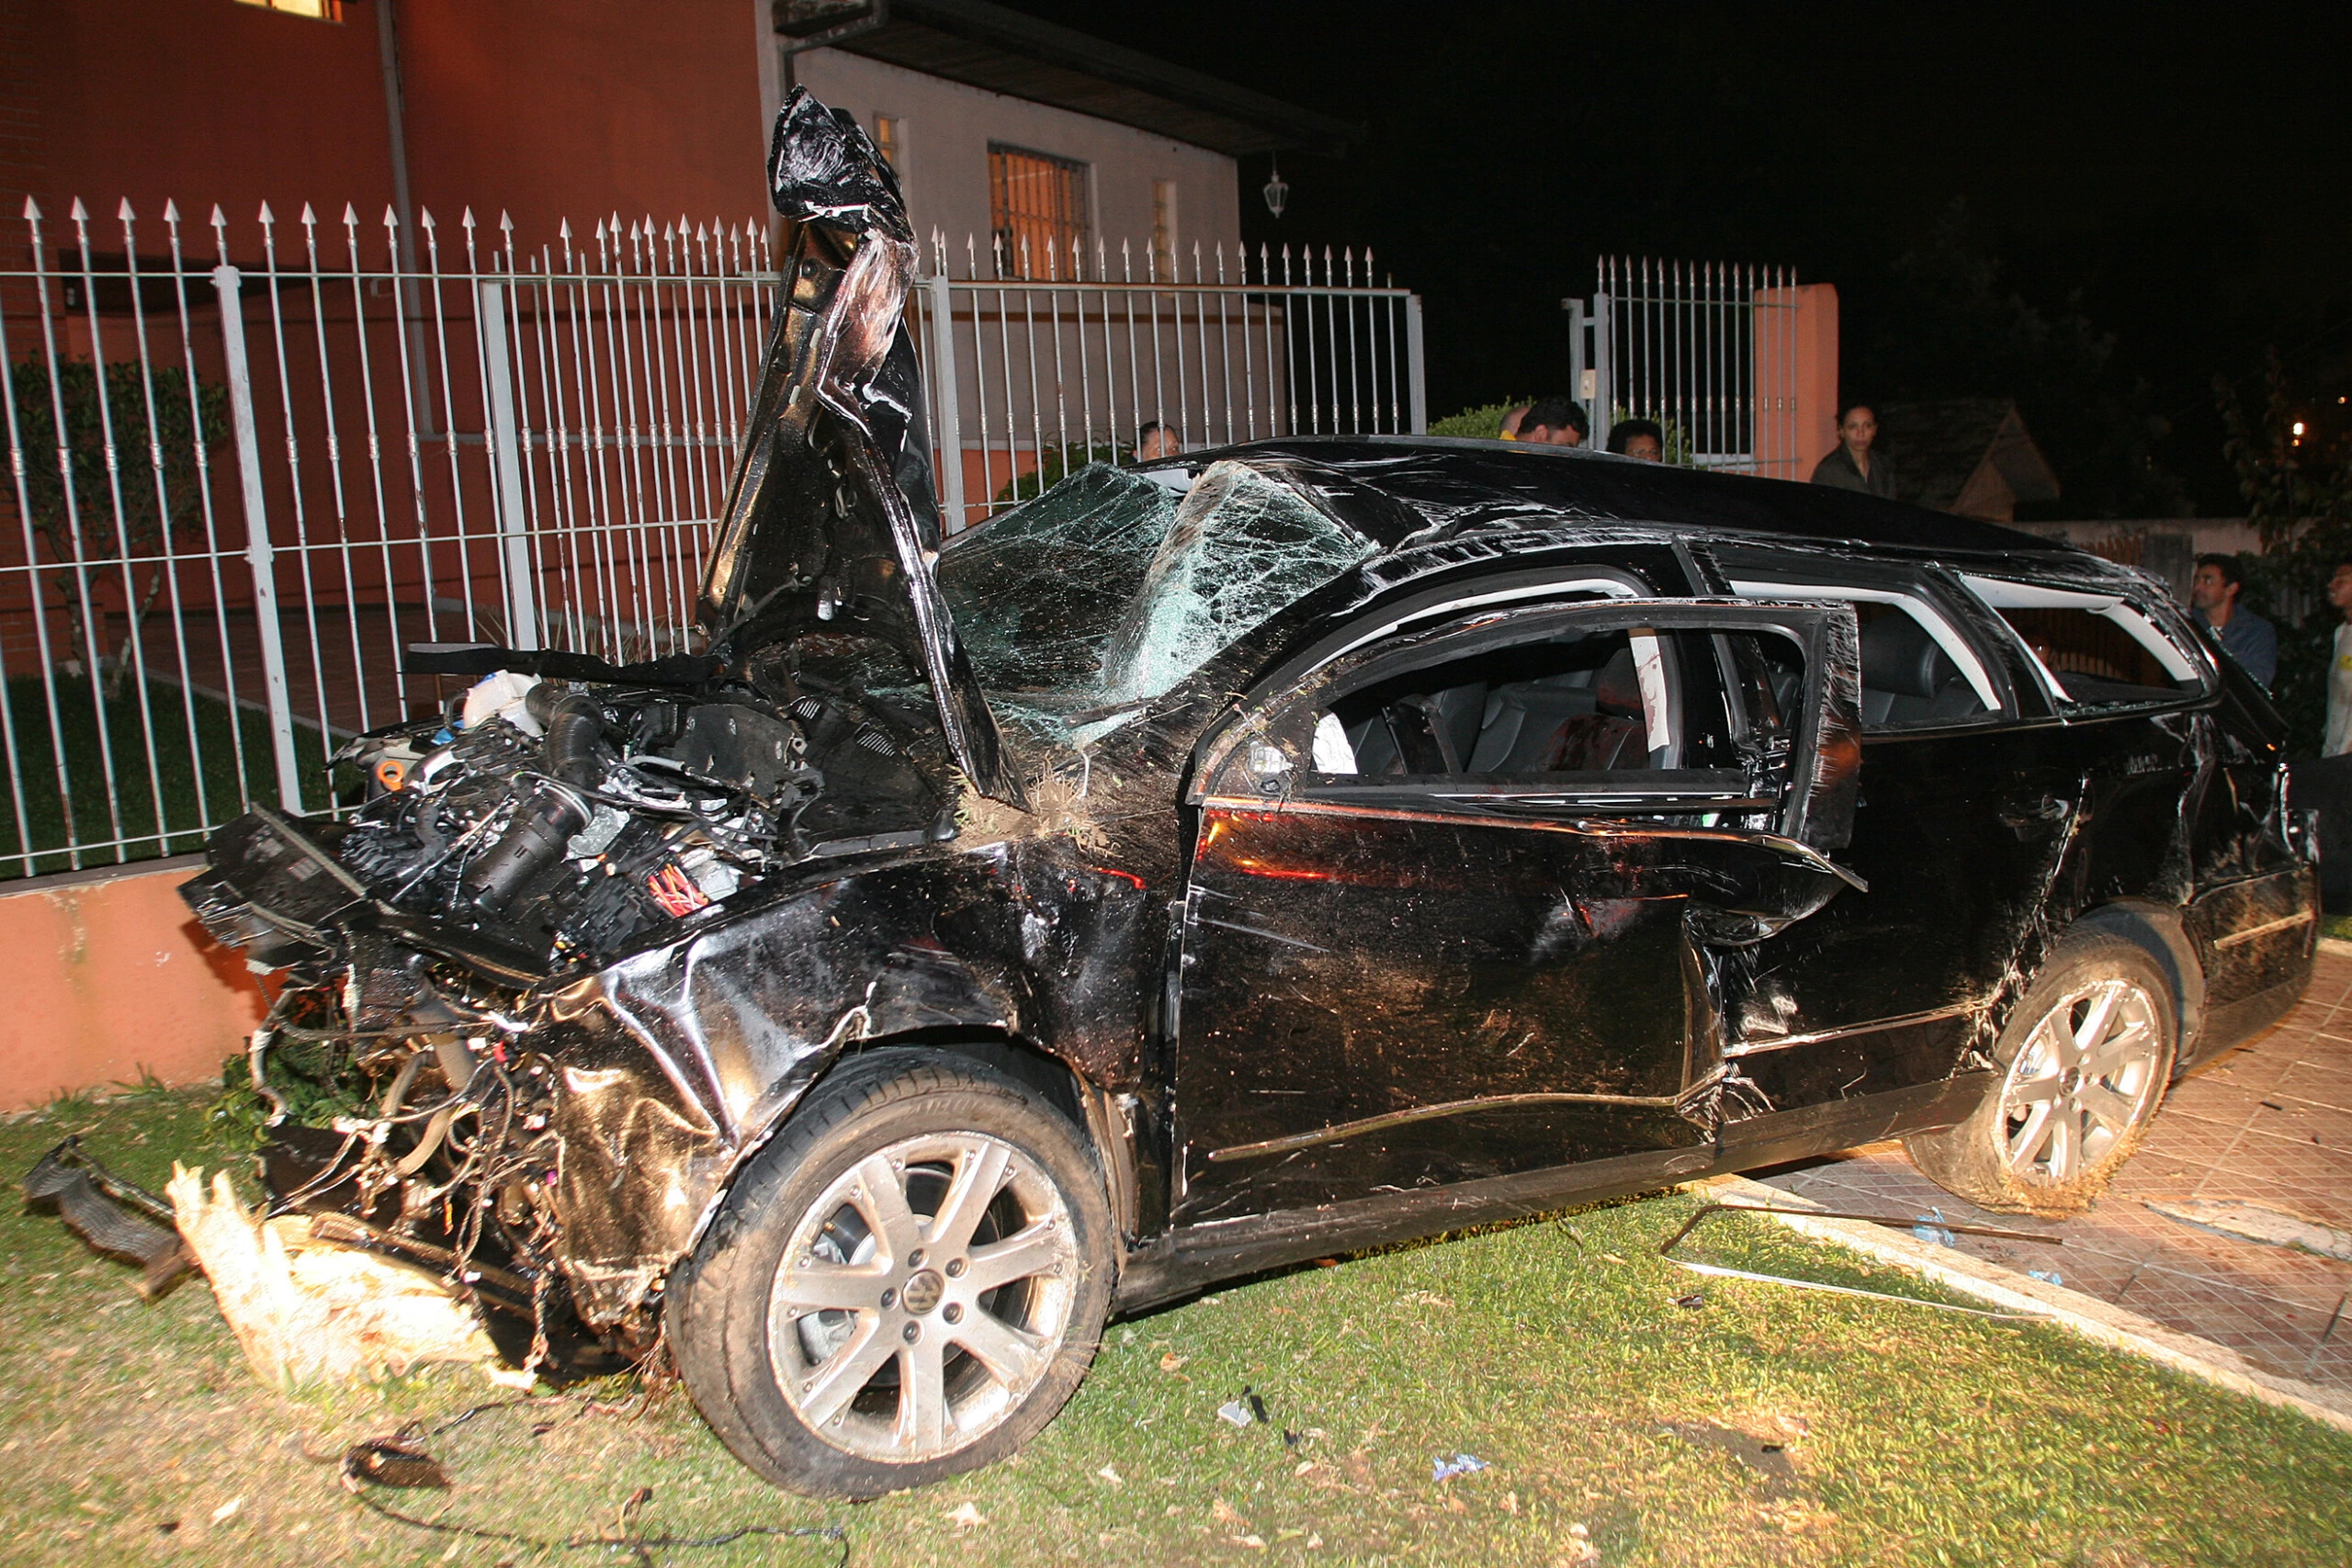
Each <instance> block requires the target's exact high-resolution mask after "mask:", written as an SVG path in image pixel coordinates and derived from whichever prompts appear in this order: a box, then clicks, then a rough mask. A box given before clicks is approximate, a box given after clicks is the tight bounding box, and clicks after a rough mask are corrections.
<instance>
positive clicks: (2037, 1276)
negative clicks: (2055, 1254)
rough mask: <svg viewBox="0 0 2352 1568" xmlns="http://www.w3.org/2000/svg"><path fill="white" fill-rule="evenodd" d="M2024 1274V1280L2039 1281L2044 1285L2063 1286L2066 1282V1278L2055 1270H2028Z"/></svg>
mask: <svg viewBox="0 0 2352 1568" xmlns="http://www.w3.org/2000/svg"><path fill="white" fill-rule="evenodd" d="M2025 1272H2026V1278H2028V1279H2030V1280H2041V1282H2042V1283H2043V1284H2045V1285H2063V1284H2064V1283H2065V1282H2066V1276H2065V1275H2064V1274H2061V1273H2060V1272H2058V1270H2057V1269H2027V1270H2026V1271H2025Z"/></svg>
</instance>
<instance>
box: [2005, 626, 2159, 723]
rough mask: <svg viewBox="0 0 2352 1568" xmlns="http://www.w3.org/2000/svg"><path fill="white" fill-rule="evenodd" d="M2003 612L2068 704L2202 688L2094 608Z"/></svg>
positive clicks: (2151, 697) (2154, 697)
mask: <svg viewBox="0 0 2352 1568" xmlns="http://www.w3.org/2000/svg"><path fill="white" fill-rule="evenodd" d="M2000 615H2001V618H2002V619H2003V620H2005V621H2007V622H2008V623H2009V626H2010V627H2011V628H2012V629H2013V630H2015V631H2016V633H2017V634H2018V637H2021V638H2023V639H2024V641H2025V645H2026V647H2028V648H2030V649H2032V650H2033V656H2034V658H2035V659H2037V660H2041V667H2042V669H2043V670H2045V671H2048V672H2049V674H2050V677H2051V680H2052V684H2053V685H2054V686H2055V687H2056V688H2057V694H2058V697H2059V699H2060V700H2061V701H2063V702H2069V703H2074V704H2076V705H2083V706H2091V707H2100V706H2111V705H2120V704H2127V703H2144V702H2154V701H2160V700H2162V699H2164V698H2166V697H2174V696H2178V695H2180V694H2183V693H2184V692H2186V693H2188V694H2194V693H2196V692H2197V690H2198V689H2199V686H2198V682H2196V681H2194V680H2180V679H2177V678H2176V677H2175V676H2174V675H2173V673H2172V672H2171V671H2168V670H2166V669H2165V666H2164V664H2163V662H2162V661H2161V660H2158V659H2157V658H2156V656H2155V654H2154V652H2153V651H2152V650H2151V649H2148V648H2147V647H2146V646H2144V645H2143V643H2141V642H2140V640H2139V639H2138V638H2136V637H2133V636H2132V635H2131V632H2130V631H2128V630H2127V629H2125V628H2124V627H2123V626H2118V625H2117V624H2116V623H2115V622H2114V621H2112V620H2109V619H2108V618H2107V617H2105V616H2102V615H2097V614H2094V613H2093V612H2091V611H2087V610H2078V609H2074V608H2058V607H2044V608H2034V609H2014V610H2010V609H2005V610H2003V611H2001V613H2000Z"/></svg>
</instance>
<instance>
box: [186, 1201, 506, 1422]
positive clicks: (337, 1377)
mask: <svg viewBox="0 0 2352 1568" xmlns="http://www.w3.org/2000/svg"><path fill="white" fill-rule="evenodd" d="M164 1191H165V1192H166V1193H167V1194H168V1195H169V1196H170V1198H171V1201H172V1209H173V1212H174V1213H175V1215H176V1216H177V1220H178V1224H179V1232H180V1237H181V1239H182V1240H183V1241H184V1242H185V1243H186V1244H187V1249H188V1251H189V1252H190V1253H191V1254H193V1255H194V1256H195V1258H196V1261H197V1264H198V1267H199V1268H201V1269H203V1270H204V1272H205V1276H206V1277H207V1278H208V1279H209V1280H211V1281H212V1293H213V1295H214V1297H215V1298H216V1299H217V1300H218V1301H219V1303H220V1315H221V1316H222V1317H223V1318H225V1319H227V1320H228V1324H229V1327H230V1330H231V1332H232V1333H233V1334H235V1335H236V1337H237V1343H238V1344H239V1345H240V1346H242V1347H243V1349H244V1352H245V1359H246V1361H247V1362H249V1363H250V1364H251V1365H252V1367H253V1370H254V1374H255V1375H256V1376H258V1377H259V1378H260V1379H261V1380H262V1382H266V1383H268V1384H270V1385H271V1386H272V1387H276V1388H295V1387H300V1386H303V1385H306V1384H310V1383H315V1382H379V1381H381V1380H382V1379H383V1378H385V1377H387V1376H398V1375H401V1374H402V1373H404V1372H406V1371H409V1370H410V1369H411V1368H413V1367H416V1366H420V1365H422V1364H424V1363H425V1362H428V1361H453V1362H458V1363H461V1364H473V1365H481V1364H490V1365H496V1364H497V1362H498V1350H497V1348H496V1347H495V1346H493V1345H492V1343H491V1341H490V1336H488V1335H487V1334H485V1333H483V1332H482V1328H481V1321H480V1320H479V1319H478V1318H476V1317H475V1316H474V1314H473V1310H472V1309H471V1308H470V1307H469V1306H467V1305H466V1303H463V1302H461V1301H459V1300H458V1299H457V1298H456V1297H455V1296H452V1295H451V1294H450V1293H449V1292H447V1290H445V1289H444V1288H443V1287H442V1285H441V1282H440V1281H439V1280H435V1279H434V1278H433V1277H432V1276H431V1275H429V1274H426V1273H424V1272H423V1271H422V1270H419V1269H412V1268H410V1267H408V1266H407V1265H405V1264H402V1263H398V1262H395V1261H393V1260H392V1259H390V1258H379V1257H377V1256H376V1255H374V1254H373V1253H368V1252H361V1251H359V1250H357V1249H356V1248H353V1247H340V1246H334V1245H329V1244H321V1243H319V1242H316V1241H315V1240H314V1239H313V1238H312V1237H311V1232H310V1225H309V1222H308V1221H306V1220H303V1219H300V1218H296V1217H291V1216H289V1217H287V1218H284V1219H277V1220H272V1221H269V1222H268V1223H266V1224H264V1223H263V1222H262V1221H261V1220H260V1219H259V1218H258V1217H257V1216H256V1215H254V1213H253V1212H252V1211H250V1210H248V1209H247V1208H246V1207H245V1205H244V1203H243V1201H242V1200H240V1199H239V1198H238V1196H237V1193H236V1189H235V1188H233V1187H232V1186H231V1185H230V1182H229V1175H228V1172H226V1171H219V1172H216V1173H214V1175H213V1178H212V1186H211V1190H210V1191H209V1193H208V1192H207V1191H206V1190H205V1184H204V1174H203V1172H202V1170H201V1169H197V1170H190V1169H187V1168H185V1167H183V1166H180V1165H177V1164H175V1165H174V1166H173V1168H172V1179H171V1182H170V1184H169V1185H168V1186H167V1187H165V1189H164Z"/></svg>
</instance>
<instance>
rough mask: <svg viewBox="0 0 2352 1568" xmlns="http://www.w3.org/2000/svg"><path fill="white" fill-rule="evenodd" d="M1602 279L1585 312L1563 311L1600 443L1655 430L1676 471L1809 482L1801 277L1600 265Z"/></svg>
mask: <svg viewBox="0 0 2352 1568" xmlns="http://www.w3.org/2000/svg"><path fill="white" fill-rule="evenodd" d="M1596 272H1597V277H1596V280H1595V286H1594V291H1593V294H1592V298H1591V299H1590V300H1589V301H1587V300H1582V299H1570V300H1567V301H1565V304H1566V307H1567V309H1568V310H1570V311H1571V313H1572V316H1571V327H1572V330H1571V333H1570V342H1571V343H1572V344H1574V345H1575V352H1576V353H1577V361H1576V363H1575V364H1574V366H1573V367H1572V369H1573V370H1574V371H1575V373H1576V374H1577V378H1578V390H1579V393H1580V395H1581V397H1582V400H1583V401H1584V404H1585V412H1586V413H1587V414H1588V415H1589V417H1590V419H1591V421H1592V429H1593V434H1594V437H1595V439H1596V440H1598V439H1599V438H1600V436H1601V435H1602V434H1605V433H1606V432H1607V431H1608V429H1609V428H1610V426H1611V425H1612V424H1615V423H1617V422H1619V421H1621V420H1626V419H1647V420H1653V421H1655V422H1657V424H1658V425H1659V427H1660V428H1661V430H1662V431H1663V433H1664V445H1665V448H1666V457H1667V460H1668V461H1669V462H1677V463H1686V464H1690V465H1691V466H1693V467H1697V468H1720V469H1723V470H1725V471H1727V472H1731V473H1741V474H1764V475H1769V476H1771V477H1774V478H1779V479H1803V478H1804V477H1805V476H1804V474H1803V473H1801V472H1799V471H1798V468H1799V464H1800V460H1801V459H1800V456H1799V446H1800V436H1799V425H1798V421H1797V417H1796V409H1797V390H1798V388H1797V375H1796V370H1797V366H1796V360H1797V345H1796V341H1795V329H1796V312H1797V294H1796V288H1797V280H1796V274H1795V272H1794V271H1793V270H1792V269H1790V268H1788V267H1778V266H1754V265H1744V264H1738V263H1728V262H1685V261H1665V260H1654V259H1652V258H1650V257H1647V256H1642V257H1634V256H1602V257H1601V258H1600V264H1599V265H1598V267H1597V268H1596Z"/></svg>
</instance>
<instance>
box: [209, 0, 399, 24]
mask: <svg viewBox="0 0 2352 1568" xmlns="http://www.w3.org/2000/svg"><path fill="white" fill-rule="evenodd" d="M237 3H238V4H239V5H241V6H258V7H259V8H260V9H262V10H265V11H283V12H285V13H286V14H287V15H288V16H289V17H310V18H311V20H312V21H314V22H339V21H341V20H343V0H237ZM378 3H379V4H381V0H378Z"/></svg>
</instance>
